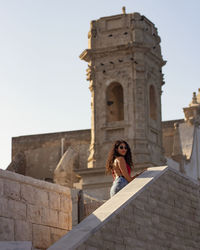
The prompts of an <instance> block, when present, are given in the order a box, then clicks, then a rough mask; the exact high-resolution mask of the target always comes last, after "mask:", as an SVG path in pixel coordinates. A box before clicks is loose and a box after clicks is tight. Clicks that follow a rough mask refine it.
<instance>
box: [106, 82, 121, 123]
mask: <svg viewBox="0 0 200 250" xmlns="http://www.w3.org/2000/svg"><path fill="white" fill-rule="evenodd" d="M106 107H107V122H114V121H122V120H124V96H123V88H122V86H121V84H120V83H118V82H112V83H111V84H110V85H109V86H108V88H107V91H106Z"/></svg>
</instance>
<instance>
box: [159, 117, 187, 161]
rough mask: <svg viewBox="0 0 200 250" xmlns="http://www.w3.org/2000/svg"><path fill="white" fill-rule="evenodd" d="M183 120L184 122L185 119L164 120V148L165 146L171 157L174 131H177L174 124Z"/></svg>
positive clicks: (166, 154) (166, 153)
mask: <svg viewBox="0 0 200 250" xmlns="http://www.w3.org/2000/svg"><path fill="white" fill-rule="evenodd" d="M183 122H184V120H183V119H180V120H171V121H164V122H162V140H163V148H164V154H165V156H167V157H170V158H171V156H172V154H173V145H174V133H175V129H174V124H175V123H183Z"/></svg>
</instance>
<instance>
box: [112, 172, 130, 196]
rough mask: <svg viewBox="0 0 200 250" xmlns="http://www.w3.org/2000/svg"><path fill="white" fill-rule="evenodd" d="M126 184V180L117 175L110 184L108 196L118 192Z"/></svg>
mask: <svg viewBox="0 0 200 250" xmlns="http://www.w3.org/2000/svg"><path fill="white" fill-rule="evenodd" d="M127 184H128V181H127V180H126V179H125V178H124V176H119V177H117V178H116V179H115V180H114V181H113V184H112V187H111V189H110V197H112V196H113V195H115V194H116V193H117V192H119V191H120V190H121V189H122V188H123V187H125V186H126V185H127Z"/></svg>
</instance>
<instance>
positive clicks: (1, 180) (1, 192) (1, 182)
mask: <svg viewBox="0 0 200 250" xmlns="http://www.w3.org/2000/svg"><path fill="white" fill-rule="evenodd" d="M2 195H3V179H2V178H0V196H2Z"/></svg>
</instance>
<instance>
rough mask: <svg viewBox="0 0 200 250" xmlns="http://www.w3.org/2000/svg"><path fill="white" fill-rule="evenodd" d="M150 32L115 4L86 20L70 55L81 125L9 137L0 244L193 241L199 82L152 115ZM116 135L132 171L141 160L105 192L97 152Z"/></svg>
mask: <svg viewBox="0 0 200 250" xmlns="http://www.w3.org/2000/svg"><path fill="white" fill-rule="evenodd" d="M160 42H161V39H160V37H159V35H158V31H157V28H156V27H155V25H154V24H153V23H152V22H151V21H150V20H149V19H147V18H146V17H144V16H142V15H140V14H139V13H131V14H126V12H125V8H123V14H119V15H115V16H109V17H102V18H100V19H98V20H94V21H92V22H91V25H90V30H89V33H88V48H87V49H86V50H84V51H83V52H82V53H81V55H80V59H82V60H84V61H86V62H87V63H88V69H87V80H88V81H89V89H90V92H91V129H88V130H79V131H65V132H58V133H49V134H41V135H31V136H28V135H27V136H19V137H14V138H12V162H11V163H10V165H9V166H8V168H7V171H3V170H0V241H1V242H0V246H4V248H5V247H6V245H7V247H12V246H13V241H16V246H19V247H20V246H21V249H23V248H24V247H26V246H27V248H28V249H30V248H31V247H32V249H33V250H36V249H38V250H39V249H42V250H44V249H47V248H48V247H50V246H51V245H52V244H53V243H55V242H56V241H58V242H56V243H55V244H54V245H53V246H52V247H50V248H49V250H50V249H51V250H54V249H55V250H61V249H63V250H64V249H79V250H82V249H84V250H86V249H101V250H102V249H120V250H122V249H133V246H134V247H135V249H137V250H140V249H141V250H144V249H159V250H161V249H174V250H175V249H181V250H188V249H199V246H200V234H199V232H200V219H199V218H200V214H199V213H200V212H199V211H200V207H199V205H200V193H199V192H200V189H199V183H200V182H199V180H200V89H199V90H198V93H196V92H194V93H193V96H192V101H191V102H190V103H189V106H188V107H184V109H183V112H184V119H179V120H173V121H162V119H161V95H162V86H163V84H164V78H163V74H162V67H163V66H164V65H165V63H166V61H164V59H163V58H162V54H161V48H160ZM121 138H122V139H124V140H126V141H127V142H128V143H129V145H130V146H131V150H132V154H133V155H132V156H133V162H134V172H133V173H134V174H135V173H137V171H139V170H141V169H144V168H148V170H147V171H146V172H144V173H143V174H142V175H141V176H139V177H138V178H136V179H135V180H134V181H133V182H131V183H130V184H129V185H127V187H125V188H124V189H122V190H121V191H120V192H119V193H118V194H116V196H114V197H113V198H112V199H109V189H110V187H111V183H112V177H111V176H107V175H105V161H106V158H107V154H108V151H109V150H110V147H111V145H112V144H113V142H114V141H115V140H116V139H121ZM167 166H168V167H167ZM102 204H103V205H102ZM101 205H102V206H101ZM98 207H99V208H98ZM96 208H98V209H97V210H96ZM94 210H95V211H94ZM93 211H94V212H93ZM89 214H90V215H89ZM88 215H89V216H88ZM84 218H85V219H84ZM83 219H84V220H83ZM82 220H83V221H82ZM81 221H82V222H81ZM80 222H81V223H80ZM78 223H80V224H78ZM77 224H78V225H77ZM72 227H74V229H72ZM71 229H72V230H71ZM70 230H71V231H70ZM69 231H70V232H69ZM63 235H64V237H63V238H62V239H61V240H59V238H60V237H62V236H63Z"/></svg>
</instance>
